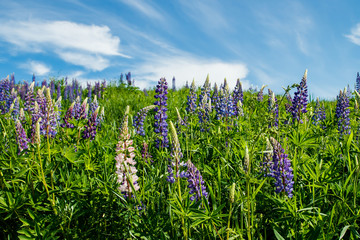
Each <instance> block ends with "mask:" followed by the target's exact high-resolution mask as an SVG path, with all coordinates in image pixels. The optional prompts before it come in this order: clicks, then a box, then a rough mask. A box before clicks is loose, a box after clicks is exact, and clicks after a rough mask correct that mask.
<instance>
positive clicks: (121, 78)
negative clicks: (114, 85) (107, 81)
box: [119, 73, 124, 85]
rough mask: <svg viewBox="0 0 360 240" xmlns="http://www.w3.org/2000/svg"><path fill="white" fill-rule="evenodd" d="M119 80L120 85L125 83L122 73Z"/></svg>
mask: <svg viewBox="0 0 360 240" xmlns="http://www.w3.org/2000/svg"><path fill="white" fill-rule="evenodd" d="M119 82H120V85H122V84H124V75H123V74H122V73H121V74H120V79H119Z"/></svg>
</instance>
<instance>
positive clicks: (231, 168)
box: [0, 72, 360, 240]
mask: <svg viewBox="0 0 360 240" xmlns="http://www.w3.org/2000/svg"><path fill="white" fill-rule="evenodd" d="M126 77H127V79H126V80H123V79H121V80H119V81H118V82H110V83H107V82H106V81H104V82H97V83H96V84H95V85H88V86H87V87H85V88H84V89H82V88H81V87H80V85H79V83H78V82H77V81H75V80H73V81H69V80H67V79H50V80H48V81H46V80H44V81H43V82H42V83H39V84H35V76H34V77H33V81H30V82H29V83H25V82H23V83H16V82H15V79H14V76H10V77H7V78H5V79H2V80H1V81H0V113H1V114H0V124H1V125H0V135H1V141H0V151H1V154H0V174H1V175H0V238H1V239H22V240H23V239H278V240H281V239H327V240H328V239H359V238H360V234H359V225H360V219H359V218H360V207H359V205H360V200H359V199H360V187H359V185H360V184H359V171H360V168H359V158H360V148H359V141H360V132H359V124H360V122H359V117H360V112H359V103H360V102H359V101H360V95H359V94H358V93H357V92H356V91H355V90H354V91H353V92H350V90H349V89H344V90H341V91H340V92H339V95H338V96H337V97H336V96H334V97H336V100H335V101H325V100H315V99H312V100H311V101H310V100H309V97H308V88H307V72H305V74H304V76H303V77H302V78H301V76H299V81H297V82H295V83H294V84H293V85H292V86H288V87H287V88H286V89H284V92H283V93H282V94H277V95H276V94H274V93H273V92H272V91H271V90H270V89H269V88H268V87H266V86H263V87H262V88H261V89H260V90H259V91H255V90H247V91H243V89H242V85H241V82H240V81H239V80H238V82H237V84H236V87H235V89H229V87H228V84H227V82H226V80H224V83H223V84H221V85H220V86H214V85H213V84H211V79H209V78H207V79H206V80H205V79H204V85H203V86H202V87H196V86H195V85H194V84H191V86H186V87H182V88H180V89H175V88H174V87H171V86H170V84H169V83H168V81H167V80H166V79H160V80H159V82H158V85H157V86H156V87H155V88H153V89H151V90H147V91H146V90H144V91H143V90H140V89H139V88H137V87H135V86H136V85H135V86H134V85H133V84H132V82H131V77H130V74H129V75H126ZM290 93H291V94H290Z"/></svg>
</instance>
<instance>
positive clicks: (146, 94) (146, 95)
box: [143, 88, 149, 97]
mask: <svg viewBox="0 0 360 240" xmlns="http://www.w3.org/2000/svg"><path fill="white" fill-rule="evenodd" d="M143 92H144V95H145V97H148V96H149V94H148V92H147V91H146V88H144V90H143Z"/></svg>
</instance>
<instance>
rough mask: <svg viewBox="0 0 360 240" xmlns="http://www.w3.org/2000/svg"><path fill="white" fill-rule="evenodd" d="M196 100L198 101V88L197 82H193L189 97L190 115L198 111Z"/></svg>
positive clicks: (188, 109) (188, 107) (188, 110)
mask: <svg viewBox="0 0 360 240" xmlns="http://www.w3.org/2000/svg"><path fill="white" fill-rule="evenodd" d="M196 99H197V95H196V86H195V81H194V80H193V81H192V84H191V87H190V92H189V95H188V96H187V107H186V111H187V112H188V113H194V112H195V110H196V107H197V105H196Z"/></svg>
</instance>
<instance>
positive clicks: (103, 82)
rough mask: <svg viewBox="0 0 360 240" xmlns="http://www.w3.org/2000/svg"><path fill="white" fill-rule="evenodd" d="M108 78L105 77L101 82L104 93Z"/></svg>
mask: <svg viewBox="0 0 360 240" xmlns="http://www.w3.org/2000/svg"><path fill="white" fill-rule="evenodd" d="M106 86H107V84H106V80H105V79H104V80H103V81H102V82H101V93H102V94H104V92H105V89H106Z"/></svg>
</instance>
